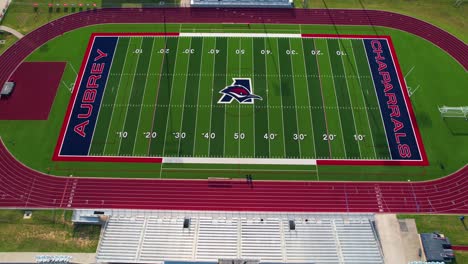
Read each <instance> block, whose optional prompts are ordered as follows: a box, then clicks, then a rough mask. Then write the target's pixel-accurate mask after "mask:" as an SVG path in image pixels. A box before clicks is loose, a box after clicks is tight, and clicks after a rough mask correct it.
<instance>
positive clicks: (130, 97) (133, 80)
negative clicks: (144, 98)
mask: <svg viewBox="0 0 468 264" xmlns="http://www.w3.org/2000/svg"><path fill="white" fill-rule="evenodd" d="M142 47H143V37H141V44H140V49H141V48H142ZM142 55H143V54H141V53H140V54H138V58H137V61H136V64H135V73H136V71H137V69H138V63H139V62H140V57H141V56H142ZM134 82H135V76H133V78H132V84H131V85H130V87H131V88H130V94H129V96H128V104H130V100H131V99H132V93H133V83H134ZM130 107H131V106H130ZM128 109H129V108H128V107H127V111H125V117H124V121H123V124H122V129H121V131H122V132H124V129H125V123H126V122H127V115H128ZM122 139H123V137H122V136H121V137H120V142H119V150H118V153H117V154H118V155H119V156H120V154H119V153H120V148H121V147H122Z"/></svg>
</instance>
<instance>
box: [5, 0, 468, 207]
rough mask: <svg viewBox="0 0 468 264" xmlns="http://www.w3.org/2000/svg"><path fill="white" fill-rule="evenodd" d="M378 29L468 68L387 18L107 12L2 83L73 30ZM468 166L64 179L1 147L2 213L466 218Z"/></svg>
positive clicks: (83, 18) (332, 13)
mask: <svg viewBox="0 0 468 264" xmlns="http://www.w3.org/2000/svg"><path fill="white" fill-rule="evenodd" d="M162 22H166V23H286V24H339V25H374V26H386V27H391V28H396V29H400V30H403V31H407V32H410V33H413V34H415V35H418V36H420V37H422V38H425V39H427V40H429V41H431V42H432V43H434V44H436V45H438V46H439V47H440V48H442V49H443V50H445V51H446V52H448V53H449V54H450V55H451V56H452V57H454V58H455V59H456V60H457V61H458V62H459V63H460V64H461V65H462V66H463V67H464V68H465V69H468V47H467V45H466V44H465V43H463V42H462V41H460V40H459V39H457V38H455V37H454V36H452V35H450V34H449V33H447V32H445V31H443V30H441V29H439V28H437V27H434V26H433V25H431V24H428V23H426V22H423V21H421V20H417V19H414V18H411V17H408V16H404V15H399V14H395V13H391V12H385V11H365V10H339V9H334V10H322V9H307V10H305V9H194V8H191V9H183V8H171V9H102V10H96V11H89V12H81V13H76V14H72V15H69V16H66V17H63V18H60V19H58V20H56V21H53V22H51V23H49V24H46V25H44V26H42V27H40V28H38V29H36V30H34V31H33V32H31V33H30V34H28V35H26V36H25V37H24V38H22V39H21V40H19V41H18V42H17V43H15V45H13V46H12V47H11V48H10V49H8V50H7V51H6V52H5V53H4V54H2V55H1V56H0V61H2V63H1V64H0V83H3V82H5V81H6V80H7V78H8V77H9V76H10V75H11V73H12V72H13V71H14V70H15V68H16V67H17V66H18V65H19V64H20V63H21V62H22V61H23V60H24V59H25V58H26V56H27V55H29V54H30V53H31V52H33V51H34V50H35V49H37V48H38V47H40V46H41V45H42V44H44V43H46V42H47V41H48V40H50V39H53V38H55V37H57V36H60V35H62V34H63V33H65V32H68V31H70V30H73V29H77V28H80V27H83V26H87V25H95V24H103V23H162ZM467 178H468V167H465V168H464V169H462V170H460V171H458V172H456V173H454V174H453V175H451V176H449V177H445V178H443V179H438V180H435V181H429V182H415V183H388V182H361V183H357V182H274V181H263V182H257V181H255V182H254V186H253V188H251V187H250V186H249V185H247V184H246V183H245V182H244V181H227V182H223V183H217V182H215V183H213V182H209V181H206V180H198V181H197V180H131V179H90V178H71V177H68V178H60V177H52V176H48V175H45V174H41V173H39V172H36V171H33V170H31V169H29V168H27V167H26V166H24V165H23V164H21V163H20V162H18V161H17V160H16V159H15V158H14V157H12V156H11V154H10V153H9V152H8V150H7V149H6V148H5V146H4V145H1V146H0V207H16V208H134V209H174V210H175V209H178V210H235V211H237V210H240V211H246V210H249V211H307V212H394V213H396V212H407V213H457V214H466V213H468V204H467V197H468V184H467Z"/></svg>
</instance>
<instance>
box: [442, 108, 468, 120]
mask: <svg viewBox="0 0 468 264" xmlns="http://www.w3.org/2000/svg"><path fill="white" fill-rule="evenodd" d="M439 112H440V115H441V116H442V118H444V119H445V118H447V117H453V118H465V119H467V120H468V106H459V107H449V106H442V107H439Z"/></svg>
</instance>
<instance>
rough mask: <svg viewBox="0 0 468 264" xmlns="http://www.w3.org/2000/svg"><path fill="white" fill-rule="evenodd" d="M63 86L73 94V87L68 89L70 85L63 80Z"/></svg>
mask: <svg viewBox="0 0 468 264" xmlns="http://www.w3.org/2000/svg"><path fill="white" fill-rule="evenodd" d="M62 84H63V86H65V88H67V90H68V91H69V92H70V93H72V92H73V86H72V87H68V85H67V84H66V83H65V81H63V80H62Z"/></svg>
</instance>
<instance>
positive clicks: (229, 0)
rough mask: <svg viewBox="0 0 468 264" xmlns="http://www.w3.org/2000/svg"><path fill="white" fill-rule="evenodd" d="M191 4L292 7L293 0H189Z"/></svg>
mask: <svg viewBox="0 0 468 264" xmlns="http://www.w3.org/2000/svg"><path fill="white" fill-rule="evenodd" d="M190 4H191V6H200V7H202V6H206V7H216V6H217V7H281V8H284V7H293V0H191V2H190Z"/></svg>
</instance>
